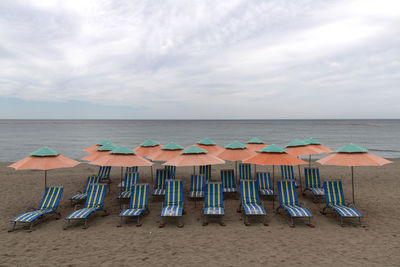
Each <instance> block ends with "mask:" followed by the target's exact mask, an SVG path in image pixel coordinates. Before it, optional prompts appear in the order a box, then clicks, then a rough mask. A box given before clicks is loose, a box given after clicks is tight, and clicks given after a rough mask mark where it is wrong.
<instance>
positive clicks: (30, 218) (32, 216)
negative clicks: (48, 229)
mask: <svg viewBox="0 0 400 267" xmlns="http://www.w3.org/2000/svg"><path fill="white" fill-rule="evenodd" d="M63 190H64V188H63V187H47V188H46V191H45V192H44V195H43V198H42V201H41V202H40V205H39V207H38V209H37V210H33V211H27V212H25V213H23V214H21V215H18V216H17V217H15V218H14V219H12V220H11V223H12V228H11V229H10V230H8V231H9V232H13V231H15V227H16V225H17V223H22V224H30V226H29V231H32V227H33V225H34V224H35V223H36V222H37V221H39V220H40V219H42V218H44V217H45V216H46V215H48V214H56V216H57V217H56V218H60V217H61V214H60V213H59V212H56V211H57V207H58V203H59V202H60V198H61V195H62V192H63ZM32 209H33V208H32Z"/></svg>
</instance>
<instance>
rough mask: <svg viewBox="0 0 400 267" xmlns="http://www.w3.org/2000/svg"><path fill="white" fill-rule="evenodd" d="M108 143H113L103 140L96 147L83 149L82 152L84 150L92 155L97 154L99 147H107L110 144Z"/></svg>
mask: <svg viewBox="0 0 400 267" xmlns="http://www.w3.org/2000/svg"><path fill="white" fill-rule="evenodd" d="M108 143H111V142H110V141H108V140H102V141H100V142H98V143H97V144H95V145H94V146H90V147H87V148H85V149H82V150H83V151H86V152H90V153H92V152H96V150H97V149H98V148H99V147H101V146H104V145H106V144H108Z"/></svg>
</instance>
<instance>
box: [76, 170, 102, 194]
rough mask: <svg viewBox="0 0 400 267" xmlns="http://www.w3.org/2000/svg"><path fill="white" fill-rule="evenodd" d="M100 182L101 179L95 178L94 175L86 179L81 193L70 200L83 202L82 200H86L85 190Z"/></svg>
mask: <svg viewBox="0 0 400 267" xmlns="http://www.w3.org/2000/svg"><path fill="white" fill-rule="evenodd" d="M100 182H101V177H99V176H95V175H93V176H89V177H88V178H87V180H86V185H85V188H84V189H83V192H82V193H78V194H75V195H73V196H71V197H70V200H84V199H86V197H87V193H86V192H87V190H88V188H89V185H91V184H97V183H100Z"/></svg>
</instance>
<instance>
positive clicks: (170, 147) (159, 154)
mask: <svg viewBox="0 0 400 267" xmlns="http://www.w3.org/2000/svg"><path fill="white" fill-rule="evenodd" d="M182 150H183V146H180V145H178V144H176V143H174V142H170V143H168V144H166V145H163V146H162V148H161V149H160V150H158V151H156V152H153V153H151V154H150V155H148V156H147V158H149V159H151V160H153V161H168V160H170V159H172V158H175V157H176V156H178V155H179V154H180V153H181V151H182Z"/></svg>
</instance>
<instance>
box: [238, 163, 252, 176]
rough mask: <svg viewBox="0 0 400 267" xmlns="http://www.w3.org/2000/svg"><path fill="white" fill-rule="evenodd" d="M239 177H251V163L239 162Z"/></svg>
mask: <svg viewBox="0 0 400 267" xmlns="http://www.w3.org/2000/svg"><path fill="white" fill-rule="evenodd" d="M239 179H251V164H250V163H239Z"/></svg>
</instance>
